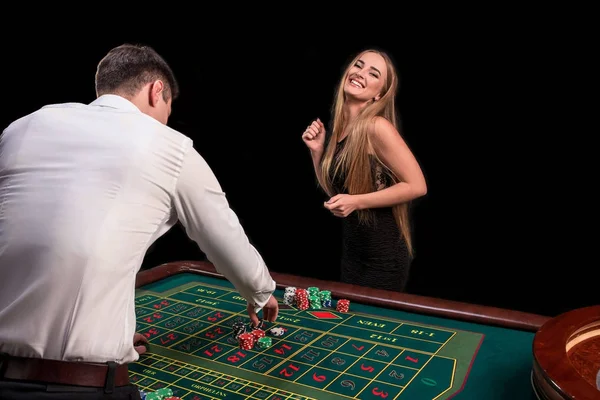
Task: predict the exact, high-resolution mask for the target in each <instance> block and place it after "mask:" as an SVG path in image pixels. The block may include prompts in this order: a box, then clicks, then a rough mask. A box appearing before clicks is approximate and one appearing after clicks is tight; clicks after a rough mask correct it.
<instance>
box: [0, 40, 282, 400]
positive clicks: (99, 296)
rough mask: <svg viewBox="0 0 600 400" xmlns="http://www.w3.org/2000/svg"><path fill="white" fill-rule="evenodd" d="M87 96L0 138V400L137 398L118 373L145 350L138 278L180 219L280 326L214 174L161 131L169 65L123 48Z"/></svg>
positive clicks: (263, 272)
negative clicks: (149, 254) (139, 329)
mask: <svg viewBox="0 0 600 400" xmlns="http://www.w3.org/2000/svg"><path fill="white" fill-rule="evenodd" d="M96 92H97V95H98V98H97V99H96V100H95V101H93V102H92V103H91V104H79V103H67V104H56V105H49V106H46V107H43V108H41V109H40V110H38V111H36V112H34V113H32V114H30V115H27V116H25V117H23V118H21V119H18V120H17V121H15V122H13V123H12V124H10V125H9V126H8V127H7V128H6V130H5V131H4V132H3V134H2V136H1V137H0V353H3V354H4V356H3V357H2V358H1V359H0V364H1V365H0V399H25V398H26V399H35V398H38V396H42V397H43V398H44V399H64V398H74V397H68V396H73V395H75V394H74V392H76V395H75V397H76V398H77V399H81V400H87V399H100V398H102V399H108V398H111V399H137V398H139V394H138V391H137V388H136V387H135V386H134V385H132V384H130V383H129V381H128V378H127V375H128V372H127V363H129V362H132V361H135V360H137V359H138V357H139V353H141V352H143V351H145V348H144V346H141V347H137V346H136V347H134V340H137V338H138V337H139V336H140V335H136V334H135V326H136V321H135V308H134V307H135V306H134V296H135V277H136V274H137V272H138V271H139V269H140V266H141V264H142V261H143V258H144V255H145V253H146V251H147V249H148V247H149V246H150V245H152V243H154V242H155V241H156V240H157V239H158V238H159V237H160V236H161V235H163V234H164V233H166V232H167V231H168V230H169V229H170V228H171V227H173V225H174V224H175V223H176V222H177V221H180V222H181V223H182V225H183V226H184V227H185V229H186V232H187V234H188V235H189V237H190V238H191V239H193V240H194V241H195V242H196V243H197V244H198V245H199V247H200V248H201V249H202V251H203V252H204V253H205V254H206V256H207V258H208V259H209V260H210V261H211V262H212V263H213V264H214V265H215V267H216V268H217V270H218V271H219V272H221V273H222V274H223V275H225V277H227V278H228V279H229V280H230V281H231V282H232V283H233V284H234V286H235V287H236V289H237V290H238V291H239V293H240V295H241V296H243V297H244V298H245V299H246V300H247V301H248V314H249V317H250V318H251V320H252V321H253V322H254V323H255V324H256V323H258V318H257V315H256V312H257V311H258V310H260V309H262V311H263V318H264V319H265V320H268V321H275V319H276V318H277V313H278V304H277V300H276V299H275V298H274V297H273V296H272V293H273V291H274V290H275V282H274V281H273V279H272V278H271V276H270V274H269V271H268V269H267V267H266V266H265V263H264V261H263V259H262V257H261V256H260V254H259V253H258V252H257V251H256V249H255V248H254V247H253V246H252V245H251V244H250V243H249V241H248V238H247V236H246V234H245V232H244V230H243V228H242V227H241V225H240V222H239V220H238V219H237V217H236V215H235V214H234V213H233V211H232V210H231V209H230V207H229V204H228V202H227V200H226V197H225V194H224V193H223V191H222V189H221V187H220V185H219V182H218V181H217V179H216V177H215V175H214V174H213V172H212V171H211V169H210V167H209V166H208V165H207V164H206V162H205V160H204V159H203V158H202V157H201V156H200V155H199V154H198V153H197V152H196V150H195V149H194V148H193V147H192V141H191V140H190V139H189V138H188V137H186V136H184V135H183V134H181V133H179V132H177V131H175V130H173V129H171V128H169V127H167V126H166V124H167V120H168V118H169V115H170V112H171V104H172V101H173V99H174V98H175V97H176V96H177V94H178V87H177V82H176V80H175V77H174V75H173V72H172V71H171V69H170V68H169V66H168V65H167V63H166V62H165V61H164V60H163V59H162V58H161V57H160V56H159V55H158V54H157V53H156V52H155V51H154V50H152V49H151V48H149V47H141V46H133V45H123V46H119V47H117V48H115V49H112V50H111V51H110V52H109V53H108V54H107V55H106V56H105V57H104V58H103V59H102V60H101V61H100V63H99V64H98V69H97V73H96ZM110 396H112V397H110ZM42 397H40V398H42Z"/></svg>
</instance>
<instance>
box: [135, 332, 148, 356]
mask: <svg viewBox="0 0 600 400" xmlns="http://www.w3.org/2000/svg"><path fill="white" fill-rule="evenodd" d="M146 344H148V338H147V337H146V336H144V335H142V334H141V333H136V334H135V335H133V348H134V349H135V351H137V353H138V354H139V355H142V354H144V353H145V352H146V351H147V350H148V348H147V347H146V346H145V345H146Z"/></svg>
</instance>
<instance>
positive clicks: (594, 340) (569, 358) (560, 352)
mask: <svg viewBox="0 0 600 400" xmlns="http://www.w3.org/2000/svg"><path fill="white" fill-rule="evenodd" d="M533 355H534V376H533V379H534V385H535V386H536V389H538V390H539V391H540V392H541V398H543V399H580V400H586V399H590V400H591V399H600V390H599V389H598V388H597V386H596V376H597V374H598V371H599V370H600V306H591V307H585V308H581V309H577V310H572V311H569V312H566V313H564V314H561V315H559V316H557V317H555V318H552V319H551V320H549V321H548V322H546V323H545V324H544V325H543V326H542V327H541V328H540V329H539V331H538V332H537V333H536V335H535V337H534V341H533Z"/></svg>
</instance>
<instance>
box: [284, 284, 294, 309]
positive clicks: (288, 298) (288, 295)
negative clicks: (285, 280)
mask: <svg viewBox="0 0 600 400" xmlns="http://www.w3.org/2000/svg"><path fill="white" fill-rule="evenodd" d="M283 303H284V304H287V305H288V306H294V305H295V304H296V288H295V287H293V286H289V287H286V288H285V292H284V293H283Z"/></svg>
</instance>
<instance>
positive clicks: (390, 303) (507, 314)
mask: <svg viewBox="0 0 600 400" xmlns="http://www.w3.org/2000/svg"><path fill="white" fill-rule="evenodd" d="M180 272H192V273H200V274H205V275H209V276H215V277H221V278H222V277H223V276H222V275H221V274H219V273H218V272H217V271H216V269H215V267H214V266H213V265H212V264H211V263H209V262H205V261H179V262H172V263H167V264H162V265H159V266H157V267H154V268H150V269H147V270H144V271H141V272H139V273H138V275H137V280H136V287H140V286H143V285H147V284H149V283H152V282H155V281H158V280H160V279H163V278H165V277H168V276H171V275H173V274H177V273H180ZM271 276H272V277H273V279H274V280H275V282H276V283H277V287H278V288H280V289H284V288H285V287H287V286H294V287H304V288H307V287H311V286H315V287H318V288H321V289H326V290H330V291H331V294H332V296H333V297H334V298H338V299H340V298H345V299H348V300H350V301H351V302H352V301H355V302H358V303H362V304H368V305H373V306H378V307H386V308H391V309H397V310H402V311H407V312H413V313H419V314H425V315H431V316H436V317H442V318H449V319H455V320H461V321H467V322H474V323H480V324H486V325H494V326H499V327H504V328H509V329H518V330H525V331H531V332H535V331H537V330H538V329H539V328H540V327H541V326H542V325H543V324H544V323H546V322H547V321H549V320H550V318H549V317H546V316H541V315H536V314H530V313H525V312H520V311H513V310H506V309H502V308H496V307H488V306H482V305H477V304H468V303H463V302H457V301H451V300H444V299H438V298H433V297H426V296H419V295H414V294H407V293H397V292H391V291H387V290H378V289H372V288H366V287H361V286H354V285H348V284H345V283H341V282H332V281H325V280H319V279H312V278H307V277H302V276H295V275H289V274H283V273H277V272H271Z"/></svg>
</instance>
